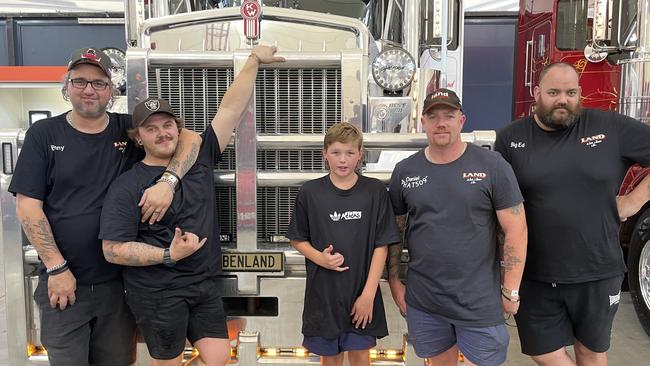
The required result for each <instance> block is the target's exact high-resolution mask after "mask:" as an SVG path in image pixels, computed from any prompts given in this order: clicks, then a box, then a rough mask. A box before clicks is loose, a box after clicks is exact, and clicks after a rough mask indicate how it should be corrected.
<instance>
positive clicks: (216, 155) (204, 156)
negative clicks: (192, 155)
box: [196, 124, 221, 167]
mask: <svg viewBox="0 0 650 366" xmlns="http://www.w3.org/2000/svg"><path fill="white" fill-rule="evenodd" d="M201 139H202V141H201V149H200V150H199V156H198V158H197V160H196V162H197V163H202V164H205V165H207V166H209V167H213V166H214V165H215V164H216V163H217V162H218V161H219V159H221V147H220V146H219V140H218V139H217V134H216V132H215V131H214V129H212V124H209V125H208V128H206V129H205V131H203V133H202V134H201Z"/></svg>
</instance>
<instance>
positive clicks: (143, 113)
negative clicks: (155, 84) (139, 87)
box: [133, 98, 178, 128]
mask: <svg viewBox="0 0 650 366" xmlns="http://www.w3.org/2000/svg"><path fill="white" fill-rule="evenodd" d="M154 113H167V114H169V115H171V116H172V117H174V118H178V116H176V113H174V111H173V110H172V107H171V106H170V105H169V102H167V101H166V100H164V99H160V98H148V99H146V100H144V101H142V102H140V103H138V105H136V106H135V109H134V110H133V127H134V128H138V127H140V126H141V125H142V124H143V123H144V121H146V120H147V118H149V116H151V115H152V114H154Z"/></svg>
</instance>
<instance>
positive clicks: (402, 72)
mask: <svg viewBox="0 0 650 366" xmlns="http://www.w3.org/2000/svg"><path fill="white" fill-rule="evenodd" d="M371 69H372V77H373V78H374V79H375V82H376V83H377V85H379V86H381V87H382V88H384V89H386V90H389V91H398V90H402V89H404V88H406V87H407V86H409V85H410V84H411V81H413V75H414V74H415V60H413V57H412V56H411V55H410V54H409V53H408V52H406V51H405V50H403V49H401V48H389V49H387V50H384V51H382V52H381V53H380V54H379V55H377V57H375V59H374V60H373V61H372V66H371Z"/></svg>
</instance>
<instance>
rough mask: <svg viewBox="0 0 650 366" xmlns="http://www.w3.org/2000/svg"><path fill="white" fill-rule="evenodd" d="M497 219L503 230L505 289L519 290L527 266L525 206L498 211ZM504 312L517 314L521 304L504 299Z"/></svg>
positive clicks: (502, 264) (502, 265)
mask: <svg viewBox="0 0 650 366" xmlns="http://www.w3.org/2000/svg"><path fill="white" fill-rule="evenodd" d="M497 219H498V220H499V225H500V226H501V229H502V230H503V254H502V263H501V267H502V271H503V287H505V288H507V289H510V290H519V285H520V284H521V276H522V275H523V273H524V265H525V264H526V248H527V245H528V227H527V226H526V213H525V212H524V205H523V204H521V203H520V204H518V205H516V206H512V207H510V208H506V209H503V210H498V211H497ZM502 300H504V301H503V306H504V310H505V311H506V312H507V313H513V314H514V313H517V308H518V306H519V303H513V302H511V301H508V300H507V299H505V298H503V299H502Z"/></svg>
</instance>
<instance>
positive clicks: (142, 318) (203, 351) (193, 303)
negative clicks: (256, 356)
mask: <svg viewBox="0 0 650 366" xmlns="http://www.w3.org/2000/svg"><path fill="white" fill-rule="evenodd" d="M274 53H275V48H272V47H266V46H257V47H255V48H254V49H253V51H252V52H251V55H250V56H249V59H248V61H247V62H246V64H245V65H244V67H243V69H242V70H241V72H240V73H239V74H238V76H237V78H236V79H235V80H234V81H233V83H232V85H231V86H230V89H229V90H228V92H227V93H226V94H225V95H224V97H223V99H222V101H221V104H220V107H219V110H218V111H217V114H216V116H215V117H214V119H213V120H212V124H211V125H210V126H208V128H207V129H206V131H205V132H204V133H203V142H202V144H201V148H200V150H199V155H198V159H197V161H196V163H195V164H194V165H193V166H192V167H191V168H190V170H189V171H188V173H187V175H186V177H185V178H184V179H183V181H182V182H181V184H180V185H179V186H178V187H177V192H176V194H175V195H174V200H173V201H172V204H171V206H170V208H169V211H168V212H167V214H166V215H165V216H164V217H163V219H162V220H161V221H160V222H158V223H153V224H152V223H148V222H145V223H143V222H142V221H141V220H140V211H139V210H138V206H137V204H138V202H139V201H140V196H141V195H142V192H143V190H144V189H146V188H147V187H148V186H149V185H150V184H152V182H155V181H156V180H158V179H159V178H158V177H160V175H161V174H163V172H164V170H165V168H164V167H165V165H167V163H168V162H169V159H170V158H171V156H172V154H173V153H174V151H175V150H176V148H177V147H176V143H177V141H178V131H179V129H180V128H181V127H182V120H181V119H179V118H178V117H177V116H176V115H175V113H174V112H173V111H172V109H171V107H170V105H169V103H167V102H166V101H165V100H162V99H156V98H150V99H147V100H145V101H143V102H141V103H140V104H138V105H137V106H136V107H135V110H134V113H133V129H131V130H130V131H129V135H130V137H131V138H132V139H134V140H135V141H136V142H137V144H138V145H140V146H142V147H143V148H144V151H145V153H146V155H145V158H144V159H143V160H142V161H141V162H138V163H137V164H135V165H134V166H133V168H132V169H131V170H129V171H127V172H126V173H124V174H123V175H122V176H120V177H119V178H118V179H117V180H116V181H115V182H114V183H113V184H112V185H111V187H110V190H109V192H108V194H107V199H106V204H105V205H104V209H103V211H102V217H101V231H100V234H99V236H100V238H101V239H103V249H104V255H105V256H106V259H107V260H108V261H109V262H111V263H116V264H121V265H124V266H127V267H126V268H125V270H124V280H125V287H126V292H127V303H128V304H129V307H130V308H131V310H132V311H133V314H134V315H135V318H136V322H137V324H138V325H139V326H140V329H141V330H142V333H143V335H144V338H145V341H146V343H147V347H148V349H149V354H150V355H151V357H152V358H154V365H179V364H180V362H181V358H182V352H183V349H184V348H185V339H186V338H187V339H189V341H190V342H191V343H192V344H193V345H194V346H195V347H196V348H198V350H199V354H200V356H199V357H201V359H202V360H203V361H204V362H205V363H206V364H208V365H217V364H218V365H225V364H226V363H227V361H228V360H229V358H230V356H229V350H230V343H229V341H228V331H227V328H226V316H225V313H224V311H223V307H222V303H221V291H220V290H219V288H218V287H217V285H216V282H215V276H216V275H217V274H219V272H220V269H221V268H220V264H221V258H220V257H221V256H220V254H221V248H220V246H219V226H218V221H217V218H216V207H215V205H216V202H215V192H214V176H213V169H214V165H215V163H216V160H217V159H218V158H219V156H220V155H221V152H222V151H223V150H224V149H225V147H226V146H227V145H228V143H229V141H230V139H231V136H232V131H233V129H234V127H235V126H236V124H237V122H239V120H240V117H241V115H242V113H243V112H244V110H245V108H246V107H247V105H248V101H249V100H250V98H251V96H252V94H253V89H254V82H255V77H256V75H257V70H258V67H259V65H260V64H261V63H271V62H276V61H282V60H283V59H282V58H281V57H277V56H274Z"/></svg>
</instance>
